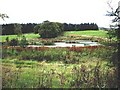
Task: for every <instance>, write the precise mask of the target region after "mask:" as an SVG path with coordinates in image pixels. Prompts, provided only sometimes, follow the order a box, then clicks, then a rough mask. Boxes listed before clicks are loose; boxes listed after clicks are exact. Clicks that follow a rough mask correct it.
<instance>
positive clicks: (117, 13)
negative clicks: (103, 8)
mask: <svg viewBox="0 0 120 90" xmlns="http://www.w3.org/2000/svg"><path fill="white" fill-rule="evenodd" d="M118 3H119V4H120V1H119V2H118ZM107 4H108V6H109V7H110V9H111V11H107V14H106V15H107V16H115V18H114V19H113V20H112V22H119V23H120V5H118V8H117V9H116V10H115V11H114V9H113V7H112V6H111V2H108V3H107ZM117 26H118V29H117V34H116V36H117V46H118V47H117V48H118V50H117V56H118V57H117V59H118V60H117V71H118V72H117V75H118V77H117V80H118V81H117V83H118V85H117V86H118V88H120V77H119V75H120V70H119V69H120V60H119V59H120V55H118V54H119V53H120V24H118V25H117Z"/></svg>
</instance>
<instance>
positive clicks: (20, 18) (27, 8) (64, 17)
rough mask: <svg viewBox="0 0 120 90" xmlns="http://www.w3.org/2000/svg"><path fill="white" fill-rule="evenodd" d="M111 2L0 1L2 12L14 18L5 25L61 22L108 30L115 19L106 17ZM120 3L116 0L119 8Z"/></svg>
mask: <svg viewBox="0 0 120 90" xmlns="http://www.w3.org/2000/svg"><path fill="white" fill-rule="evenodd" d="M107 1H111V0H0V13H6V14H7V15H8V16H9V17H10V18H9V19H5V21H3V20H2V19H0V24H3V23H41V22H43V21H45V20H49V21H53V22H54V21H55V22H61V23H64V22H66V23H73V24H80V23H88V22H89V23H97V24H98V26H99V27H102V26H103V27H108V26H109V24H110V23H111V21H110V20H111V18H110V17H107V16H105V14H106V11H108V10H110V9H109V7H108V5H107ZM118 1H119V0H112V3H111V6H112V7H113V8H114V9H116V8H117V6H118Z"/></svg>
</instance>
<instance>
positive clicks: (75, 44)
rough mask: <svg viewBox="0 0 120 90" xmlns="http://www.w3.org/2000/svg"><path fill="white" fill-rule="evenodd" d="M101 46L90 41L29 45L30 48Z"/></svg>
mask: <svg viewBox="0 0 120 90" xmlns="http://www.w3.org/2000/svg"><path fill="white" fill-rule="evenodd" d="M98 45H101V44H99V43H98V42H92V41H89V40H77V41H66V42H55V43H54V45H28V47H31V46H32V47H42V46H44V47H73V46H75V47H81V46H82V47H84V46H98Z"/></svg>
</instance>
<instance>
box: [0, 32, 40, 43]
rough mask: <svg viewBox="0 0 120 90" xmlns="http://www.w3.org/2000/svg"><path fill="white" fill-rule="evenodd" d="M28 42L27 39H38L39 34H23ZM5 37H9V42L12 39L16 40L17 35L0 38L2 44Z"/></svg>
mask: <svg viewBox="0 0 120 90" xmlns="http://www.w3.org/2000/svg"><path fill="white" fill-rule="evenodd" d="M23 35H24V36H25V37H26V38H27V39H28V40H29V39H35V38H39V37H40V35H39V34H34V33H28V34H23ZM6 37H9V40H11V39H14V38H18V37H17V35H2V36H0V38H2V42H5V40H6Z"/></svg>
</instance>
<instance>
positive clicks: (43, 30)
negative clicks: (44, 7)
mask: <svg viewBox="0 0 120 90" xmlns="http://www.w3.org/2000/svg"><path fill="white" fill-rule="evenodd" d="M38 32H39V35H40V36H41V38H55V37H57V36H59V35H61V34H62V32H63V26H62V24H60V23H57V22H49V21H44V22H43V23H42V24H40V25H39V29H38Z"/></svg>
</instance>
